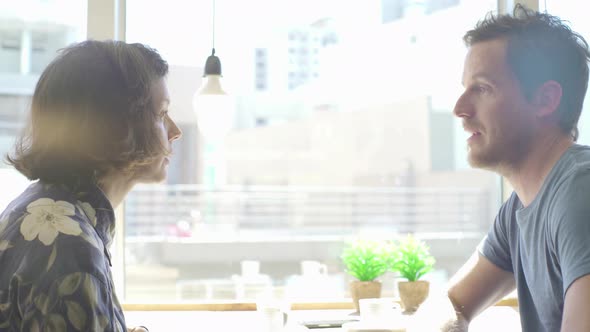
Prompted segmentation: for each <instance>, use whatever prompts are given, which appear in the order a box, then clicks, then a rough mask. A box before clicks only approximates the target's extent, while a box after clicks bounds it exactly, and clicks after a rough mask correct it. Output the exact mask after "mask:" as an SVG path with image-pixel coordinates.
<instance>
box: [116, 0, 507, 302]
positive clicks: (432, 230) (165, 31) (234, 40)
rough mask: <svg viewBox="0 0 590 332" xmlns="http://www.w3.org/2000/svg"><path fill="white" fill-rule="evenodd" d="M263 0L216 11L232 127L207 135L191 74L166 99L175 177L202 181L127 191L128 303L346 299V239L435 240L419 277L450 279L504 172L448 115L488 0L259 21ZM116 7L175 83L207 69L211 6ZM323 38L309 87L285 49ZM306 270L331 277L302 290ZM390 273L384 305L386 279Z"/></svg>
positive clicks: (303, 10)
mask: <svg viewBox="0 0 590 332" xmlns="http://www.w3.org/2000/svg"><path fill="white" fill-rule="evenodd" d="M257 1H258V0H255V1H237V0H217V1H216V14H215V17H216V20H217V21H216V23H215V24H216V30H215V48H216V54H217V55H218V56H219V58H220V60H221V62H222V64H223V74H224V77H223V80H224V82H223V84H225V85H226V87H227V90H228V91H229V92H230V93H231V97H232V98H233V99H234V101H235V103H234V104H235V109H234V112H235V115H236V119H237V121H236V123H235V126H234V128H233V130H232V131H231V133H230V134H229V135H228V136H227V137H226V138H225V139H224V140H222V141H207V139H206V138H202V137H199V135H198V131H197V130H198V129H197V127H196V126H195V125H194V124H195V121H196V117H195V115H194V112H193V110H192V108H191V106H190V102H188V101H190V99H191V98H192V92H194V91H196V89H197V88H198V85H199V82H197V81H195V82H194V83H193V85H190V86H189V85H185V86H184V87H183V88H182V89H178V90H173V89H171V91H170V93H171V97H172V107H171V115H172V116H173V117H175V118H176V120H177V121H178V122H180V123H181V124H183V125H184V126H185V127H183V128H186V130H185V136H184V138H183V139H181V140H180V141H178V143H177V145H176V147H175V151H183V152H182V153H176V154H175V155H174V157H173V160H172V161H171V165H170V171H172V170H174V169H176V168H174V167H173V166H174V165H179V167H180V165H181V166H182V168H183V169H186V170H189V172H192V173H193V174H194V176H193V177H191V178H190V179H189V178H188V176H187V177H186V178H185V179H183V178H182V177H178V176H177V177H175V179H176V181H181V182H176V183H178V184H171V183H167V184H162V185H149V186H148V185H144V186H138V187H136V189H135V190H134V191H133V192H132V193H131V194H130V195H129V196H128V199H127V201H126V209H125V221H126V236H125V253H126V288H125V290H126V291H125V296H126V300H127V301H132V302H133V301H154V300H156V299H157V301H164V302H166V301H181V300H210V301H211V300H219V299H226V300H227V299H234V300H235V299H237V300H251V299H253V298H256V297H258V296H263V295H268V294H272V295H273V296H279V297H297V298H307V299H322V298H324V299H327V298H340V297H345V296H347V295H348V289H347V284H348V281H349V280H350V277H348V276H347V275H346V273H345V272H344V271H343V266H342V264H341V262H340V258H339V256H340V253H341V250H342V248H343V246H344V244H345V243H346V242H347V241H349V240H353V239H355V238H359V237H362V238H375V239H394V238H396V237H400V236H405V234H406V233H414V234H416V236H418V237H420V238H422V239H424V240H426V241H427V243H428V244H429V245H430V246H431V248H432V252H433V254H434V255H435V256H436V258H437V265H436V271H435V272H433V273H432V274H430V275H429V278H431V281H433V287H437V285H438V286H440V285H442V284H443V283H444V282H445V281H446V279H447V278H448V277H449V275H450V274H452V273H453V272H454V271H456V269H457V268H458V267H459V266H460V265H461V264H462V263H463V262H464V261H465V259H466V258H467V257H468V256H469V255H470V254H471V252H472V251H473V250H474V248H475V246H476V245H477V243H478V242H479V241H480V240H481V238H482V236H483V235H484V234H485V233H486V232H487V230H488V228H489V225H490V224H491V222H492V220H493V217H494V215H495V213H496V212H497V208H498V206H499V204H500V193H499V191H500V186H499V179H498V177H496V176H495V175H493V174H492V173H488V172H485V171H480V170H474V169H471V168H470V167H469V166H468V165H467V162H466V160H465V159H466V158H465V152H464V151H465V138H466V135H465V134H464V133H463V130H462V129H461V125H460V121H458V120H456V119H454V118H453V117H452V113H451V110H452V107H453V105H454V101H455V98H456V96H458V95H459V93H460V92H461V91H462V90H461V89H462V88H461V86H460V82H461V78H460V77H461V71H462V65H463V60H464V56H465V53H466V49H465V47H464V45H463V42H462V39H461V38H462V36H463V34H464V32H465V31H467V30H468V29H471V28H472V27H473V26H474V24H475V23H476V22H477V20H478V19H479V18H481V17H482V16H483V15H484V14H485V13H487V12H488V11H490V10H494V9H495V6H496V1H493V0H478V1H468V2H460V3H459V2H453V1H447V3H448V4H449V6H448V8H445V10H436V11H434V10H433V11H432V12H431V13H429V14H428V15H427V12H426V10H424V11H423V12H422V13H420V12H419V11H418V10H415V11H414V12H413V14H412V15H405V13H406V11H404V12H403V13H404V14H403V15H401V16H399V17H397V18H396V19H395V20H391V21H390V20H384V19H383V18H384V17H386V16H387V15H385V14H384V13H382V12H381V10H382V9H381V8H382V7H381V4H380V2H379V1H374V2H370V3H368V2H366V1H364V0H356V1H346V2H342V1H325V2H323V5H322V6H302V5H301V2H300V1H286V2H281V3H280V4H278V3H277V4H275V3H274V2H265V3H264V8H266V13H268V14H267V15H260V13H259V10H258V8H260V7H261V6H262V4H258V2H257ZM418 2H419V1H416V3H418ZM420 3H425V2H420ZM162 6H166V8H167V10H168V11H169V13H168V15H166V16H165V17H162V16H161V15H160V13H161V7H162ZM126 13H127V40H128V41H129V42H143V43H147V44H148V45H150V46H152V47H155V48H156V49H158V50H159V51H160V52H161V53H162V55H163V56H164V57H165V58H166V59H167V60H168V61H169V63H170V65H171V72H170V75H169V78H168V81H169V85H175V86H176V84H177V82H183V78H184V77H186V76H187V75H195V77H196V75H197V74H195V73H200V72H202V67H203V65H204V62H205V59H206V58H207V56H208V55H209V52H210V48H211V34H210V33H211V23H212V22H211V15H210V13H211V2H210V1H205V0H203V1H192V2H186V1H181V0H167V1H166V2H163V1H162V2H161V3H157V4H156V3H155V2H149V3H147V2H144V1H140V0H127V11H126ZM420 15H423V16H420ZM394 16H395V15H394ZM244 17H248V20H247V21H245V20H244ZM418 17H419V19H417V18H418ZM351 18H354V19H351ZM154 21H158V22H159V23H160V24H157V25H155V24H153V22H154ZM187 22H190V23H191V24H190V25H187ZM316 22H331V23H330V24H315V23H316ZM383 22H385V23H383ZM187 26H190V29H187ZM312 30H313V31H314V34H313V35H309V34H308V33H307V32H306V31H312ZM316 35H317V36H318V38H319V39H320V40H321V41H322V42H321V43H318V44H314V45H317V47H319V52H317V53H316V52H313V53H311V54H312V55H309V53H308V52H306V54H307V55H306V59H307V57H313V58H314V59H315V58H316V57H317V58H318V60H319V62H318V65H317V67H314V69H313V73H314V74H313V76H316V78H315V79H308V73H311V71H310V69H309V68H307V67H306V66H304V65H302V64H300V63H299V60H301V59H300V58H299V57H298V52H296V51H295V50H298V49H308V48H310V47H312V46H311V45H308V44H307V42H304V41H305V40H310V41H313V39H312V38H315V36H316ZM367 36H371V37H370V38H367ZM308 38H309V39H308ZM411 38H413V39H414V41H413V42H410V39H411ZM179 40H182V41H183V42H182V43H180V42H178V41H179ZM313 47H316V46H313ZM260 48H264V49H266V50H267V54H272V55H273V62H272V63H270V62H269V63H267V67H266V72H265V73H266V75H267V78H268V79H267V80H266V88H267V89H268V90H269V91H272V93H270V94H259V93H256V89H255V88H253V87H252V83H251V82H253V81H255V77H256V73H257V71H256V63H257V61H256V59H255V58H256V54H257V53H256V51H255V50H256V49H260ZM275 55H276V58H275ZM253 57H254V58H253ZM291 57H296V58H297V59H294V60H295V61H294V62H292V63H291V64H290V61H291V60H293V59H291ZM308 60H309V63H312V62H311V61H312V59H311V58H310V59H308ZM306 62H307V60H306ZM313 63H315V62H313ZM190 68H192V69H190ZM189 69H190V71H188V70H189ZM425 73H427V74H425ZM299 75H301V77H300V76H299ZM302 78H303V79H302ZM184 82H185V81H184ZM186 84H188V83H186ZM187 134H188V135H187ZM441 138H442V139H441ZM444 151H448V152H449V153H443V152H444ZM306 261H317V262H319V264H324V265H325V266H326V267H327V271H328V273H327V275H323V276H322V278H320V279H321V280H322V281H321V282H322V283H321V284H313V287H308V286H309V285H310V283H309V280H312V279H314V278H315V277H316V276H314V275H309V274H307V272H305V273H304V271H303V270H305V271H307V270H306V269H305V268H304V266H309V264H308V263H305V262H306ZM316 279H317V278H316ZM383 281H384V289H383V291H384V296H392V295H393V294H394V292H395V287H394V278H393V276H392V275H388V276H386V277H385V278H384V279H383Z"/></svg>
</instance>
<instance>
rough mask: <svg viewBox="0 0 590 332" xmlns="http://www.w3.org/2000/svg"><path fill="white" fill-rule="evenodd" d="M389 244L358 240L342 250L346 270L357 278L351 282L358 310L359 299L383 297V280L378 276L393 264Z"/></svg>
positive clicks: (353, 297)
mask: <svg viewBox="0 0 590 332" xmlns="http://www.w3.org/2000/svg"><path fill="white" fill-rule="evenodd" d="M391 257H392V256H391V254H390V252H389V246H388V245H386V244H385V243H384V242H381V241H367V240H364V241H356V242H354V243H351V244H349V245H348V246H347V247H345V248H344V250H343V252H342V256H341V258H342V262H343V263H344V265H345V266H346V272H347V273H348V274H350V275H351V276H352V277H354V278H355V279H356V280H354V281H352V282H351V283H350V294H351V296H352V300H353V302H354V306H355V308H356V311H357V312H359V299H367V298H378V297H381V282H380V281H378V280H377V278H378V277H380V276H382V275H383V274H385V273H386V272H387V271H388V270H389V267H390V266H391V264H392V261H391Z"/></svg>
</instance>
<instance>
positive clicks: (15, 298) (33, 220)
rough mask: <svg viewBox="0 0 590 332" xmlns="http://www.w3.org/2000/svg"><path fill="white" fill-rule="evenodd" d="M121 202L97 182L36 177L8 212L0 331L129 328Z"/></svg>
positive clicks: (1, 238)
mask: <svg viewBox="0 0 590 332" xmlns="http://www.w3.org/2000/svg"><path fill="white" fill-rule="evenodd" d="M114 229H115V217H114V212H113V208H112V206H111V204H110V202H109V201H108V199H107V198H106V196H105V195H104V193H103V192H102V191H101V190H100V189H99V188H98V187H97V186H95V185H88V186H83V187H82V186H79V187H78V188H77V189H71V188H68V187H66V186H64V185H53V184H45V183H42V182H36V183H34V184H32V185H31V186H29V188H27V190H25V192H24V193H22V194H21V195H20V196H19V197H18V198H17V199H15V200H14V201H13V202H12V203H10V204H9V205H8V207H7V208H6V210H5V211H4V212H3V213H2V214H0V332H3V331H27V332H28V331H126V327H125V318H124V317H123V312H122V310H121V306H120V304H119V301H118V300H117V297H116V295H115V293H114V290H113V281H112V276H111V270H110V265H111V264H110V253H109V251H108V248H109V246H110V244H111V242H112V239H113V236H114Z"/></svg>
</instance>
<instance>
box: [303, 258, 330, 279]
mask: <svg viewBox="0 0 590 332" xmlns="http://www.w3.org/2000/svg"><path fill="white" fill-rule="evenodd" d="M326 274H328V268H327V266H326V264H322V263H320V262H318V261H301V275H303V276H317V275H326Z"/></svg>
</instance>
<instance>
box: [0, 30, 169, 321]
mask: <svg viewBox="0 0 590 332" xmlns="http://www.w3.org/2000/svg"><path fill="white" fill-rule="evenodd" d="M167 72H168V65H167V63H166V62H165V61H164V60H163V59H162V58H161V57H160V55H159V54H158V53H157V52H155V51H154V50H152V49H150V48H148V47H146V46H143V45H141V44H126V43H124V42H118V41H104V42H100V41H85V42H82V43H79V44H75V45H73V46H70V47H68V48H66V49H64V50H63V51H61V53H60V54H59V56H58V57H57V58H56V59H55V60H54V61H53V62H51V63H50V64H49V66H48V67H47V68H46V69H45V71H44V72H43V73H42V75H41V77H40V79H39V82H38V83H37V86H36V88H35V92H34V94H33V99H32V105H31V117H30V124H29V125H28V128H27V130H26V132H25V134H24V135H23V136H22V137H21V138H20V140H19V141H18V143H17V144H16V147H15V151H14V153H12V154H11V155H9V156H8V157H7V161H8V163H9V164H11V165H13V166H14V167H15V168H16V169H17V170H19V171H20V172H21V173H22V174H24V175H25V176H27V177H28V178H29V179H30V180H38V181H37V182H35V183H33V184H32V185H31V186H30V187H29V188H28V189H27V190H25V192H24V193H22V194H21V195H20V196H19V197H18V198H16V199H15V200H14V201H13V202H12V203H10V204H9V205H8V207H7V208H6V210H5V211H4V212H3V213H2V214H1V215H0V331H125V330H126V325H125V318H124V316H123V312H122V310H121V306H120V304H119V302H118V300H117V297H116V295H115V293H114V289H113V281H112V276H111V271H110V266H111V257H110V253H109V250H108V249H109V246H110V245H111V242H112V239H113V237H114V232H115V218H114V212H113V210H114V209H115V208H116V207H117V206H118V205H119V204H120V203H121V202H122V201H123V199H124V198H125V196H126V195H127V193H128V192H129V191H130V190H131V188H132V187H133V186H134V185H135V184H136V183H139V182H142V183H146V182H157V181H162V180H163V179H164V178H165V176H166V168H167V165H168V162H169V161H168V156H169V155H170V153H171V143H172V142H173V141H174V140H176V139H178V138H179V137H180V136H181V131H180V130H179V128H178V127H177V126H176V124H175V123H174V122H173V121H172V120H171V119H170V117H169V116H168V105H169V96H168V91H167V88H166V83H165V81H164V79H165V76H166V74H167ZM145 330H147V329H145ZM129 331H142V328H136V329H129Z"/></svg>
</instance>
